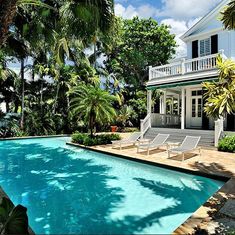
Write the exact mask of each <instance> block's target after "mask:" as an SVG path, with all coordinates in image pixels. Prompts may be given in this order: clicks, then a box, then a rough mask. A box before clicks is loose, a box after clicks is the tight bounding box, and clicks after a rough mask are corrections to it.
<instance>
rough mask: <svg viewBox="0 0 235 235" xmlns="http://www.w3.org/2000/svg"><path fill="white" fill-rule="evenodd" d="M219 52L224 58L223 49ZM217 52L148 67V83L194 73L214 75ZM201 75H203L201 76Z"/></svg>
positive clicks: (215, 72)
mask: <svg viewBox="0 0 235 235" xmlns="http://www.w3.org/2000/svg"><path fill="white" fill-rule="evenodd" d="M220 54H221V55H222V56H223V57H224V58H225V56H224V54H223V51H221V52H220ZM217 56H218V54H213V55H209V56H204V57H199V58H195V59H188V60H185V59H182V60H181V61H178V62H175V63H171V64H167V65H163V66H158V67H150V68H149V83H150V84H149V85H151V83H152V82H153V81H156V82H159V83H162V81H163V80H164V82H163V83H165V82H167V81H174V80H177V79H179V78H180V77H182V78H189V77H190V76H192V77H193V76H195V74H197V75H199V74H203V75H204V77H206V76H208V77H209V76H212V75H216V74H217V73H218V71H217V64H216V63H217V60H216V58H217ZM195 77H196V76H195ZM202 77H203V76H202Z"/></svg>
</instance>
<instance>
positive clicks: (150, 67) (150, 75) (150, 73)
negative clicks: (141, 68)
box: [149, 66, 153, 81]
mask: <svg viewBox="0 0 235 235" xmlns="http://www.w3.org/2000/svg"><path fill="white" fill-rule="evenodd" d="M152 68H153V67H152V66H149V81H150V80H152V78H153V73H152Z"/></svg>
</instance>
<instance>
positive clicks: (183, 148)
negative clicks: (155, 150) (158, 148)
mask: <svg viewBox="0 0 235 235" xmlns="http://www.w3.org/2000/svg"><path fill="white" fill-rule="evenodd" d="M200 139H201V136H186V137H185V139H184V141H183V142H182V144H181V145H180V146H179V147H177V148H172V149H168V158H169V157H170V154H171V153H178V154H182V155H183V157H182V161H184V156H185V153H188V152H192V151H194V150H199V155H200V156H201V148H199V147H197V146H198V143H199V141H200Z"/></svg>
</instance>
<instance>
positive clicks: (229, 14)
mask: <svg viewBox="0 0 235 235" xmlns="http://www.w3.org/2000/svg"><path fill="white" fill-rule="evenodd" d="M221 14H222V18H221V20H222V22H223V24H224V27H225V28H226V29H229V30H234V29H235V0H232V1H231V2H230V3H229V4H228V6H226V7H225V9H224V10H223V11H222V12H221Z"/></svg>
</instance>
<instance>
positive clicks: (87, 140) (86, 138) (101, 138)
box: [72, 133, 121, 146]
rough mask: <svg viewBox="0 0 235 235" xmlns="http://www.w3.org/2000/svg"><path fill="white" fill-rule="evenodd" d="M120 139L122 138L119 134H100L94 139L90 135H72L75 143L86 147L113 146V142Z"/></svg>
mask: <svg viewBox="0 0 235 235" xmlns="http://www.w3.org/2000/svg"><path fill="white" fill-rule="evenodd" d="M120 139H121V136H120V135H119V134H100V135H95V136H92V137H91V136H90V135H89V134H83V133H74V134H73V135H72V142H73V143H76V144H81V145H85V146H95V145H104V144H111V143H112V141H114V140H120Z"/></svg>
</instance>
